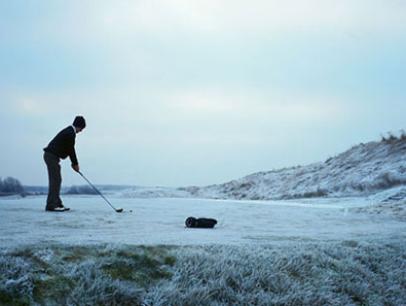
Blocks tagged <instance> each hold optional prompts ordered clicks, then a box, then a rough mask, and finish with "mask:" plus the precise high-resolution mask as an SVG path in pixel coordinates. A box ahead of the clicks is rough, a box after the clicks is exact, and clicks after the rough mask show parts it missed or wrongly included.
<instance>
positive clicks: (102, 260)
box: [0, 196, 406, 305]
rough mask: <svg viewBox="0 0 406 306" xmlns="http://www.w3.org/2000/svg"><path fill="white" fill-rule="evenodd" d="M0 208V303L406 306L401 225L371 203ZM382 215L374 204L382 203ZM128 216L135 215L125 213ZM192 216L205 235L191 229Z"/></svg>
mask: <svg viewBox="0 0 406 306" xmlns="http://www.w3.org/2000/svg"><path fill="white" fill-rule="evenodd" d="M44 201H45V197H43V196H38V197H27V198H23V199H21V198H9V199H6V198H3V199H0V245H1V251H0V252H1V253H0V305H247V304H252V305H404V301H405V300H406V247H405V241H406V223H405V222H404V220H402V219H399V218H396V216H394V215H392V214H378V213H371V212H370V210H371V209H372V208H374V207H375V206H376V205H374V202H373V201H371V200H370V199H368V198H341V199H339V198H337V199H307V200H294V201H293V200H291V201H236V200H228V201H224V200H207V199H176V198H170V199H168V198H150V199H132V198H122V197H118V196H111V201H112V203H113V204H114V205H116V206H117V207H122V208H124V212H123V213H121V214H119V213H116V212H114V211H113V210H112V209H111V208H110V207H109V206H107V205H106V203H104V202H103V200H102V199H101V198H100V197H96V196H69V197H65V198H64V201H65V205H66V206H69V207H71V209H72V211H70V212H67V213H49V212H45V211H44ZM380 205H381V204H380ZM130 211H132V212H130ZM188 216H195V217H212V218H216V219H217V220H218V221H219V223H218V225H217V226H216V227H215V228H214V229H212V230H207V229H187V228H185V227H184V220H185V219H186V217H188Z"/></svg>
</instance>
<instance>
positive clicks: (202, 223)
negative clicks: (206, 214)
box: [185, 217, 217, 228]
mask: <svg viewBox="0 0 406 306" xmlns="http://www.w3.org/2000/svg"><path fill="white" fill-rule="evenodd" d="M216 224H217V220H216V219H211V218H194V217H189V218H187V219H186V221H185V225H186V227H192V228H213V227H214V226H215V225H216Z"/></svg>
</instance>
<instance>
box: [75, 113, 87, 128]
mask: <svg viewBox="0 0 406 306" xmlns="http://www.w3.org/2000/svg"><path fill="white" fill-rule="evenodd" d="M73 126H75V127H78V128H82V129H84V128H85V127H86V121H85V118H83V117H82V116H76V118H75V120H73Z"/></svg>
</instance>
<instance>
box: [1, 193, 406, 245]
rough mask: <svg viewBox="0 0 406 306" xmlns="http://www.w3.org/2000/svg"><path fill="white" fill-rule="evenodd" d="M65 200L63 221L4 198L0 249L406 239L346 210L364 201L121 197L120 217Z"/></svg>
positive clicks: (391, 223)
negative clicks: (208, 226) (205, 225)
mask: <svg viewBox="0 0 406 306" xmlns="http://www.w3.org/2000/svg"><path fill="white" fill-rule="evenodd" d="M65 199H66V201H67V202H69V205H70V207H71V209H72V211H71V212H69V213H65V214H51V213H49V214H48V213H44V212H43V208H42V206H43V203H44V200H45V197H44V196H36V197H26V198H19V199H0V245H3V246H15V245H23V244H26V243H30V244H37V243H49V242H52V243H60V242H61V243H72V244H83V243H127V244H138V245H141V244H145V245H153V244H168V245H196V244H222V245H224V244H226V245H242V244H277V245H279V244H298V243H301V244H303V243H309V242H323V241H350V240H351V241H371V240H375V241H389V240H393V239H405V238H406V234H405V233H406V222H400V221H397V220H394V219H393V218H389V217H386V216H383V215H372V216H371V215H368V214H364V213H354V212H352V210H351V209H348V210H347V209H345V208H346V207H348V208H351V207H354V206H362V205H364V206H365V205H368V203H367V202H364V204H363V202H362V199H359V198H355V199H352V200H348V199H347V200H346V201H344V200H342V202H339V201H338V200H337V199H336V200H334V202H331V203H329V202H327V200H318V201H313V203H312V204H310V203H308V204H304V203H297V202H293V201H289V202H284V201H278V202H255V201H244V202H240V201H216V200H203V199H126V198H122V197H117V198H116V199H115V200H116V201H119V203H120V205H121V206H122V207H121V208H123V212H122V213H120V214H112V213H111V208H110V207H107V205H100V199H99V196H65ZM330 204H331V206H329V205H330ZM130 210H133V211H134V212H136V213H130ZM185 216H215V217H216V219H217V220H218V224H217V225H216V230H196V231H195V230H193V231H192V230H185V225H184V222H185ZM10 237H13V239H10Z"/></svg>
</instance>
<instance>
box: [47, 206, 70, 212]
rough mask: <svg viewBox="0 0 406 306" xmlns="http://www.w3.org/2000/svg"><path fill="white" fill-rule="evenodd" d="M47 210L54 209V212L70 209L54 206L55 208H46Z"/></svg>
mask: <svg viewBox="0 0 406 306" xmlns="http://www.w3.org/2000/svg"><path fill="white" fill-rule="evenodd" d="M45 210H46V211H54V212H64V211H66V210H69V209H65V208H64V207H53V208H48V207H47V208H45Z"/></svg>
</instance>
